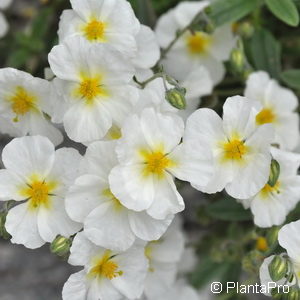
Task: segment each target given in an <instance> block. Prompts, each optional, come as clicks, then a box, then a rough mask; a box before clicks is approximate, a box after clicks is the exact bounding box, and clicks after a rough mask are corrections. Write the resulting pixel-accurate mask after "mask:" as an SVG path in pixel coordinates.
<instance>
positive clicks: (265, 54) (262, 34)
mask: <svg viewBox="0 0 300 300" xmlns="http://www.w3.org/2000/svg"><path fill="white" fill-rule="evenodd" d="M248 54H249V55H250V57H249V58H250V59H249V60H250V61H251V62H252V65H253V67H254V68H255V69H256V70H263V71H266V72H268V73H269V74H270V75H271V77H273V78H277V79H278V78H279V75H280V71H281V45H280V43H279V42H278V41H277V40H276V39H275V38H274V36H273V35H272V33H271V32H270V31H268V30H266V29H259V30H257V31H256V32H255V33H254V35H253V37H252V39H251V41H250V44H249V49H248Z"/></svg>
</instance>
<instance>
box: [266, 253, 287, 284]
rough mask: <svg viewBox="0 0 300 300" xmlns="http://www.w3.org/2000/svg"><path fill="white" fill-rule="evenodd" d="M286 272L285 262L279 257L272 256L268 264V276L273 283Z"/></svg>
mask: <svg viewBox="0 0 300 300" xmlns="http://www.w3.org/2000/svg"><path fill="white" fill-rule="evenodd" d="M287 272H288V264H287V261H286V260H285V259H284V258H282V257H281V256H279V255H276V256H274V258H273V259H272V261H271V263H270V264H269V274H270V277H271V279H272V280H273V281H275V282H276V281H279V280H280V279H282V278H283V277H284V276H285V275H286V273H287Z"/></svg>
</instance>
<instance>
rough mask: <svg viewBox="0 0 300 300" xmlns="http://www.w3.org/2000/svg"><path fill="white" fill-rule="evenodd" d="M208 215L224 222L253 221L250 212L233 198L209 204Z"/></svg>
mask: <svg viewBox="0 0 300 300" xmlns="http://www.w3.org/2000/svg"><path fill="white" fill-rule="evenodd" d="M206 213H207V214H208V215H209V216H211V217H213V218H216V219H219V220H224V221H248V220H252V215H251V213H250V211H249V210H245V209H244V208H243V206H242V205H241V204H239V203H237V202H236V200H235V199H233V198H227V199H222V200H220V201H217V202H214V203H212V204H209V205H208V206H207V207H206Z"/></svg>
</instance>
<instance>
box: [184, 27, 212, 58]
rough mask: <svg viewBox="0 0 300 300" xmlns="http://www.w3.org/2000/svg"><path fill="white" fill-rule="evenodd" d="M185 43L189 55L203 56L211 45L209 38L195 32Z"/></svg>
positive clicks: (206, 35) (202, 33)
mask: <svg viewBox="0 0 300 300" xmlns="http://www.w3.org/2000/svg"><path fill="white" fill-rule="evenodd" d="M186 43H187V47H188V50H189V52H190V53H191V54H203V53H205V52H207V50H208V48H209V46H210V44H211V37H210V36H209V35H208V34H206V33H204V32H200V31H197V32H195V33H194V34H191V35H189V36H188V38H187V41H186Z"/></svg>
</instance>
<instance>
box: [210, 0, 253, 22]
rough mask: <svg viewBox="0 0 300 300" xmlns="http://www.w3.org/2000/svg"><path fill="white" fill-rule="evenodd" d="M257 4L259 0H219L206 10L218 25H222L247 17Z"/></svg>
mask: <svg viewBox="0 0 300 300" xmlns="http://www.w3.org/2000/svg"><path fill="white" fill-rule="evenodd" d="M257 5H258V1H257V0H217V1H215V2H214V3H213V4H212V5H211V6H209V7H208V8H207V9H206V12H207V14H208V16H209V17H210V18H211V19H212V21H213V23H214V24H215V25H216V26H221V25H223V24H225V23H231V22H236V21H238V20H239V19H241V18H243V17H245V16H246V15H248V14H249V13H251V12H252V11H253V10H254V9H255V8H256V7H257Z"/></svg>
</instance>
